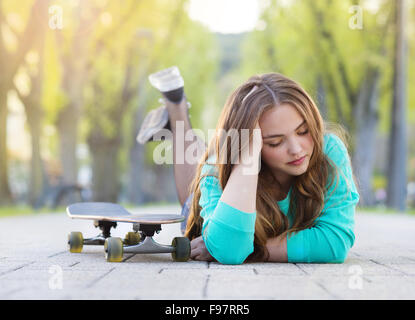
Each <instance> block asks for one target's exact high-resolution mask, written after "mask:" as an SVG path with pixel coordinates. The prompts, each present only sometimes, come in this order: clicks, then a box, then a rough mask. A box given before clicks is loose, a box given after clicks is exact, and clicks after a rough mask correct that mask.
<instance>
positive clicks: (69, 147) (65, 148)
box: [57, 104, 79, 184]
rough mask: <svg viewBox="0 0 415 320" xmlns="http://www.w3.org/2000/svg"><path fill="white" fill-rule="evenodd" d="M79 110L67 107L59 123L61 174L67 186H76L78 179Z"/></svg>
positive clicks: (60, 116) (70, 106)
mask: <svg viewBox="0 0 415 320" xmlns="http://www.w3.org/2000/svg"><path fill="white" fill-rule="evenodd" d="M77 110H78V109H77V108H76V107H74V106H73V105H72V104H70V105H67V106H66V107H65V109H64V110H63V111H62V112H61V113H60V114H59V116H58V121H57V129H58V134H59V157H60V161H61V169H62V172H61V174H62V181H63V183H65V184H75V183H76V182H77V178H78V177H77V176H78V162H77V157H76V145H77V136H78V122H79V115H78V111H77Z"/></svg>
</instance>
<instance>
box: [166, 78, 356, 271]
mask: <svg viewBox="0 0 415 320" xmlns="http://www.w3.org/2000/svg"><path fill="white" fill-rule="evenodd" d="M165 112H168V114H169V124H170V128H171V130H172V133H173V136H172V137H173V153H174V154H175V153H176V146H177V139H180V137H178V136H176V123H177V121H183V122H182V123H184V130H185V132H186V130H192V129H191V125H190V121H189V117H188V105H187V102H186V99H185V98H184V99H183V100H182V101H181V102H180V103H178V104H174V103H172V102H170V101H168V100H167V99H165ZM243 129H249V139H248V140H247V141H246V142H247V143H244V141H243V139H241V140H237V139H236V140H235V139H234V138H233V137H231V136H232V135H231V134H230V132H233V133H235V132H236V133H237V135H238V137H242V138H243V134H242V131H243ZM216 132H217V135H216V138H215V139H212V140H211V141H210V143H209V145H208V146H207V148H206V146H205V144H204V143H199V144H198V145H200V147H201V148H203V150H202V151H203V152H202V154H203V156H202V158H201V160H200V161H199V163H198V164H189V163H186V161H184V163H176V161H174V172H175V179H176V187H177V192H178V196H179V200H180V202H181V204H182V206H183V208H182V214H183V215H184V216H186V218H187V225H186V229H185V236H187V237H189V239H190V240H192V241H191V249H192V251H191V258H192V259H195V260H202V261H218V262H220V263H223V264H241V263H243V262H245V261H246V262H248V261H273V262H298V263H312V262H313V263H342V262H344V260H345V259H346V257H347V254H348V251H349V249H350V248H351V247H352V246H353V243H354V240H355V235H354V213H355V208H356V205H357V203H358V201H359V194H358V192H357V189H356V185H355V183H354V179H353V173H352V168H351V163H350V158H349V155H348V151H347V148H346V146H345V142H344V134H343V133H342V131H341V130H337V132H336V134H334V133H332V132H331V131H330V132H329V130H328V129H327V128H326V125H325V124H324V122H323V120H322V117H321V115H320V113H319V110H318V108H317V106H316V104H315V103H314V102H313V100H312V99H311V97H310V96H309V95H308V94H307V93H306V92H305V90H304V89H303V88H302V87H301V86H300V85H299V84H298V83H296V82H295V81H293V80H291V79H289V78H287V77H285V76H283V75H281V74H277V73H268V74H263V75H258V76H253V77H251V78H250V79H249V80H248V81H247V82H245V83H244V84H242V85H241V86H239V87H238V88H237V89H236V90H235V91H234V92H233V93H232V94H231V95H230V96H229V97H228V99H227V101H226V103H225V106H224V108H223V110H222V113H221V115H220V118H219V121H218V124H217V127H216ZM195 136H196V135H195ZM182 139H183V137H182ZM196 139H198V137H197V136H196ZM235 141H236V143H235ZM240 141H242V142H241V143H239V142H240ZM181 143H182V144H183V141H182V142H181ZM190 144H193V145H194V142H190V141H184V149H185V150H186V148H187V147H188V146H189V145H190ZM235 150H236V151H237V152H235ZM238 151H240V154H239V152H238ZM235 154H237V157H236V158H235ZM217 155H219V157H218V156H217ZM173 158H174V159H175V157H173ZM235 159H237V160H236V161H235Z"/></svg>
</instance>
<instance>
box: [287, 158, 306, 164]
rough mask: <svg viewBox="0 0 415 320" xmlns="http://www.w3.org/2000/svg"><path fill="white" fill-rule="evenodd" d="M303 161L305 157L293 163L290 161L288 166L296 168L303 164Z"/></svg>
mask: <svg viewBox="0 0 415 320" xmlns="http://www.w3.org/2000/svg"><path fill="white" fill-rule="evenodd" d="M304 159H305V156H304V157H302V158H300V159H298V160H295V161H292V162H288V164H291V165H295V166H298V165H300V164H302V163H303V161H304Z"/></svg>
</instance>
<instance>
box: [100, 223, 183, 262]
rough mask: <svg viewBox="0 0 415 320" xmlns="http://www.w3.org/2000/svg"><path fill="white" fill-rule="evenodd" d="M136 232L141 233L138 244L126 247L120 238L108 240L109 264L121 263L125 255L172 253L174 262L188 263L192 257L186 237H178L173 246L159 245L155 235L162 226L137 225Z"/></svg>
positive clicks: (106, 245) (106, 254)
mask: <svg viewBox="0 0 415 320" xmlns="http://www.w3.org/2000/svg"><path fill="white" fill-rule="evenodd" d="M133 228H134V230H135V231H139V232H140V233H141V237H142V238H141V241H140V242H139V243H138V244H133V245H128V244H127V245H125V244H123V242H122V240H121V239H120V238H112V237H110V238H107V239H106V240H105V244H104V249H105V256H106V259H107V261H109V262H120V261H122V257H123V254H124V253H133V254H137V253H171V254H172V257H173V260H174V261H187V260H188V259H189V257H190V241H189V239H188V238H186V237H176V238H174V239H173V242H172V244H171V245H164V244H160V243H157V242H156V241H155V240H154V239H153V236H154V233H159V232H160V231H161V224H139V223H137V224H135V225H134V226H133Z"/></svg>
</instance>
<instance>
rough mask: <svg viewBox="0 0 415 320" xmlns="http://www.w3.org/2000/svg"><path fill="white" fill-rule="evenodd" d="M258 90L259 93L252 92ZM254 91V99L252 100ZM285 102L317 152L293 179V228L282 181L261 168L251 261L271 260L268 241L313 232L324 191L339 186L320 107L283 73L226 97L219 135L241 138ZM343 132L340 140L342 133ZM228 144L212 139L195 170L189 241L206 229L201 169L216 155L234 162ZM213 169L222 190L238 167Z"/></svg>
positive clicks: (220, 165) (224, 165)
mask: <svg viewBox="0 0 415 320" xmlns="http://www.w3.org/2000/svg"><path fill="white" fill-rule="evenodd" d="M254 86H257V87H258V88H256V90H254V91H252V92H251V90H252V89H253V88H254ZM250 92H251V94H249V95H248V93H250ZM244 98H245V99H244ZM283 103H287V104H290V105H292V106H294V107H295V108H296V110H297V111H298V112H299V113H300V114H301V116H302V117H303V118H304V120H305V121H306V123H307V125H308V128H309V131H310V134H311V137H312V139H313V141H314V150H313V154H312V156H311V158H310V163H309V167H308V169H307V171H306V172H305V173H304V174H302V175H300V176H297V177H295V179H294V183H293V185H292V188H291V196H290V206H289V211H290V212H289V213H288V214H291V215H292V217H295V218H294V221H293V224H292V226H291V227H289V223H288V219H287V217H286V216H285V215H284V214H283V213H282V212H281V210H280V208H279V206H278V204H277V201H276V199H275V190H276V185H278V181H277V180H275V179H274V178H273V175H272V174H271V172H270V169H269V167H268V166H267V165H266V164H265V163H264V162H262V163H261V170H260V172H259V174H258V187H257V196H256V209H257V216H256V222H255V237H254V252H253V253H252V254H251V255H250V256H249V257H248V258H247V260H248V261H264V260H267V258H268V251H267V250H266V247H265V244H266V241H267V239H269V238H272V237H277V236H279V235H286V234H287V233H288V234H289V235H290V234H291V233H293V232H298V231H300V230H303V229H307V228H310V227H312V226H313V224H314V222H315V220H316V219H317V218H318V217H319V215H320V214H321V212H322V209H323V206H324V198H325V196H326V191H327V190H328V189H329V188H330V186H332V185H333V183H334V181H335V179H334V177H335V176H336V167H335V165H334V163H332V161H331V160H330V159H329V158H328V157H327V156H326V155H325V154H324V152H323V139H324V138H323V137H324V134H325V131H326V130H325V124H324V122H323V119H322V117H321V115H320V112H319V110H318V108H317V106H316V104H315V103H314V101H313V100H312V99H311V97H310V96H309V95H308V94H307V93H306V92H305V90H304V89H303V88H302V87H301V86H300V85H299V84H298V83H297V82H295V81H293V80H291V79H289V78H287V77H285V76H283V75H281V74H278V73H266V74H262V75H255V76H253V77H251V78H249V79H248V81H246V82H245V83H243V84H242V85H241V86H239V87H238V88H237V89H236V90H235V91H234V92H233V93H232V94H231V95H230V96H229V97H228V99H227V101H226V103H225V106H224V108H223V110H222V113H221V115H220V117H219V121H218V124H217V127H216V131H217V132H218V131H219V130H222V131H223V130H224V131H225V132H228V131H229V130H230V129H233V130H236V131H237V132H239V133H240V132H241V130H242V129H250V132H252V131H251V130H253V129H254V127H255V125H256V123H257V122H258V120H259V118H260V116H261V115H262V114H263V113H264V112H265V111H266V110H268V109H269V108H272V107H275V106H277V105H280V104H283ZM339 133H340V135H341V138H342V134H341V132H339ZM250 138H252V134H251V135H250ZM228 140H229V137H227V140H223V139H218V138H216V139H212V141H211V142H210V144H209V146H208V148H207V150H206V151H205V153H204V155H203V156H202V158H201V161H200V162H199V165H198V167H197V171H196V175H195V178H194V179H193V181H192V184H191V186H190V190H189V191H190V192H191V193H193V199H192V203H191V206H190V213H189V219H188V222H187V227H186V233H185V235H186V236H187V237H188V238H189V239H191V240H192V239H194V238H196V237H198V236H200V235H201V230H202V224H203V218H202V217H201V216H200V211H201V209H202V208H201V207H200V206H199V200H200V196H201V192H200V188H199V186H200V181H201V179H202V178H203V177H205V176H206V174H204V175H202V174H201V171H202V167H203V165H204V164H205V163H206V161H207V159H208V157H209V155H211V154H212V153H214V154H216V155H223V156H226V159H231V145H230V143H228V142H229V141H228ZM217 160H219V157H218V158H217ZM211 165H214V166H215V167H216V169H217V170H216V171H217V176H216V177H217V178H218V180H219V183H220V186H221V188H222V190H223V189H224V187H225V186H226V183H227V181H228V179H229V176H230V174H231V171H232V167H233V165H234V164H232V163H229V161H228V162H227V163H223V162H222V161H217V163H215V164H211Z"/></svg>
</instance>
